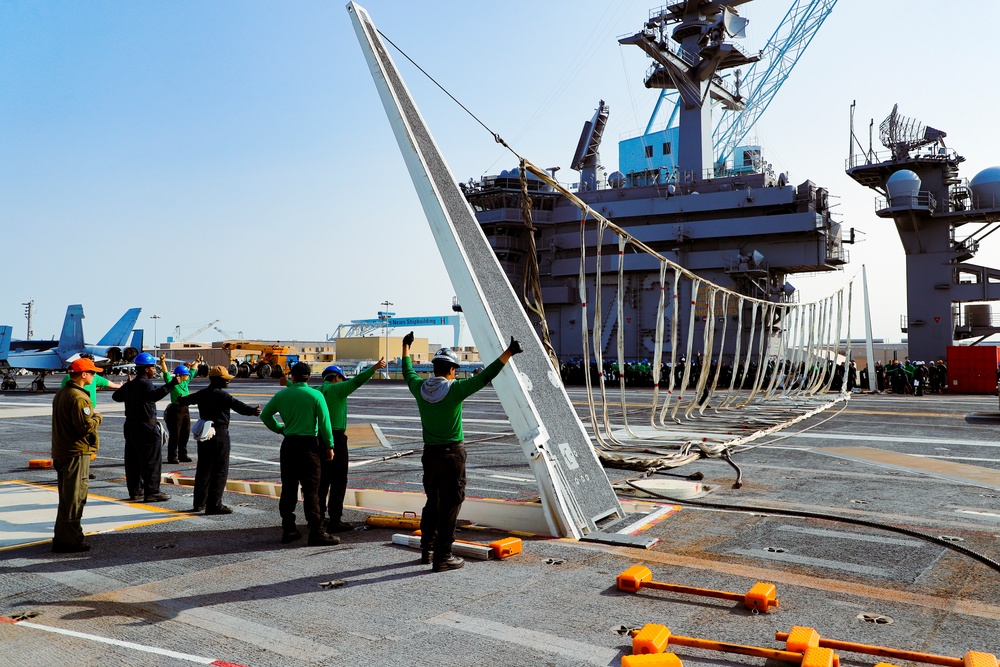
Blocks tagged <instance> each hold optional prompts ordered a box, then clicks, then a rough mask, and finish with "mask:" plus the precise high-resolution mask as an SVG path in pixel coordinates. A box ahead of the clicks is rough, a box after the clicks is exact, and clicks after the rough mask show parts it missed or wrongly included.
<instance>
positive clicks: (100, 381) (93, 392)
mask: <svg viewBox="0 0 1000 667" xmlns="http://www.w3.org/2000/svg"><path fill="white" fill-rule="evenodd" d="M69 379H70V374H69V373H66V376H65V377H63V380H62V384H61V385H59V386H60V387H65V386H66V385H68V384H69ZM107 386H108V381H107V380H106V379H105V378H104V377H102V376H100V375H95V376H94V381H93V382H91V383H90V384H88V385H87V386H86V387H84V389H86V390H87V393H88V394H90V404H91V405H94V406H96V405H97V390H98V389H100V388H101V387H107Z"/></svg>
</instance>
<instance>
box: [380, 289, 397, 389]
mask: <svg viewBox="0 0 1000 667" xmlns="http://www.w3.org/2000/svg"><path fill="white" fill-rule="evenodd" d="M381 305H382V307H383V308H385V310H383V311H381V312H379V314H378V316H379V317H380V318H381V319H382V324H383V327H384V329H385V358H386V360H388V359H389V318H390V317H392V316H393V315H395V314H396V313H390V312H389V307H390V306H392V301H389V300H388V299H386V300H385V301H383V302H382V304H381ZM385 379H387V380H388V379H389V366H388V363H387V365H386V367H385Z"/></svg>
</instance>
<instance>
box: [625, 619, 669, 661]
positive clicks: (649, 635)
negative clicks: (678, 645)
mask: <svg viewBox="0 0 1000 667" xmlns="http://www.w3.org/2000/svg"><path fill="white" fill-rule="evenodd" d="M669 643H670V628H668V627H667V626H665V625H659V624H657V623H647V624H646V625H644V626H642V629H641V630H639V631H638V632H636V633H635V635H634V636H633V637H632V653H633V654H636V655H642V654H645V653H663V652H664V651H666V650H667V644H669Z"/></svg>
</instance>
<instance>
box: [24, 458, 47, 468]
mask: <svg viewBox="0 0 1000 667" xmlns="http://www.w3.org/2000/svg"><path fill="white" fill-rule="evenodd" d="M28 467H29V468H51V467H52V459H31V460H30V461H28Z"/></svg>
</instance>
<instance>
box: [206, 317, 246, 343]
mask: <svg viewBox="0 0 1000 667" xmlns="http://www.w3.org/2000/svg"><path fill="white" fill-rule="evenodd" d="M216 322H218V320H216ZM212 328H213V329H215V330H216V331H218V332H219V333H220V334H222V335H223V336H225V337H226V338H228V339H229V340H235V339H237V338H243V332H242V331H241V332H240V333H239V335H235V334H233V333H232V332H230V331H226V330H225V329H220V328H219V327H216V326H213V327H212Z"/></svg>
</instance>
